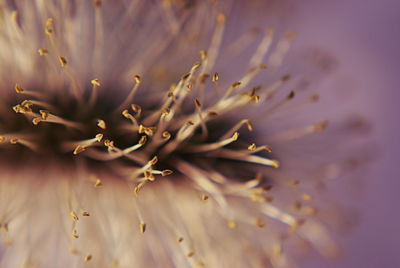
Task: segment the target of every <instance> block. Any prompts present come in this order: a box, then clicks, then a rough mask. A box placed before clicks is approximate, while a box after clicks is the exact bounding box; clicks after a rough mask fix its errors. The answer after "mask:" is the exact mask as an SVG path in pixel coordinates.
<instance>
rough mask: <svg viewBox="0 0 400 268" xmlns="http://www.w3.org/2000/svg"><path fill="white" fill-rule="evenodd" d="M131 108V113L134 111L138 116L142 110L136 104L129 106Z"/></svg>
mask: <svg viewBox="0 0 400 268" xmlns="http://www.w3.org/2000/svg"><path fill="white" fill-rule="evenodd" d="M131 108H132V111H134V112H135V113H137V114H140V113H141V111H142V108H141V107H140V106H139V105H136V104H131Z"/></svg>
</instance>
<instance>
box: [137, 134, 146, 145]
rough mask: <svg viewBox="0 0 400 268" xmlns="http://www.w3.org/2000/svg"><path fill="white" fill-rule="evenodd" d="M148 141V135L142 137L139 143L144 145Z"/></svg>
mask: <svg viewBox="0 0 400 268" xmlns="http://www.w3.org/2000/svg"><path fill="white" fill-rule="evenodd" d="M146 142H147V137H146V136H142V137H141V138H140V140H139V141H138V144H140V145H144V144H145V143H146Z"/></svg>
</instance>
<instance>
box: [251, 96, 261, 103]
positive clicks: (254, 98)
mask: <svg viewBox="0 0 400 268" xmlns="http://www.w3.org/2000/svg"><path fill="white" fill-rule="evenodd" d="M251 101H252V102H253V103H255V104H257V103H259V102H260V96H258V95H255V96H252V97H251Z"/></svg>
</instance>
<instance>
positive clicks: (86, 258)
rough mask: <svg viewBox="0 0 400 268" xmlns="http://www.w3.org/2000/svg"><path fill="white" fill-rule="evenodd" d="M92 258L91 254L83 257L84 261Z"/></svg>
mask: <svg viewBox="0 0 400 268" xmlns="http://www.w3.org/2000/svg"><path fill="white" fill-rule="evenodd" d="M91 259H92V255H90V254H88V255H86V256H85V258H84V259H83V260H84V261H85V262H88V261H90V260H91Z"/></svg>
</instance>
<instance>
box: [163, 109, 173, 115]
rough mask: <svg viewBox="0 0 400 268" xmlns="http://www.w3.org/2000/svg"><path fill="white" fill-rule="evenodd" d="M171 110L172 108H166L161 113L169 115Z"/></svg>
mask: <svg viewBox="0 0 400 268" xmlns="http://www.w3.org/2000/svg"><path fill="white" fill-rule="evenodd" d="M170 112H171V110H170V109H168V108H164V109H163V110H162V112H161V114H162V115H163V116H167V115H169V113H170Z"/></svg>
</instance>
